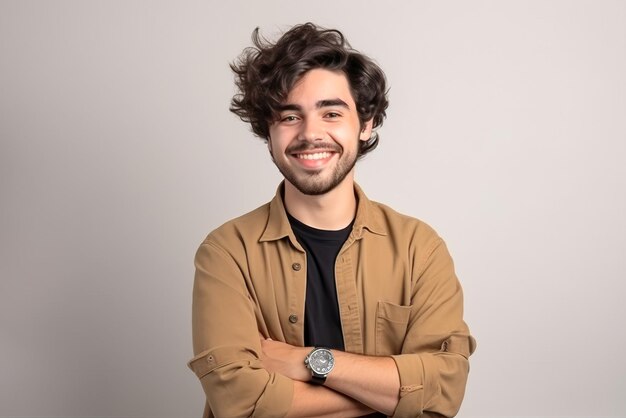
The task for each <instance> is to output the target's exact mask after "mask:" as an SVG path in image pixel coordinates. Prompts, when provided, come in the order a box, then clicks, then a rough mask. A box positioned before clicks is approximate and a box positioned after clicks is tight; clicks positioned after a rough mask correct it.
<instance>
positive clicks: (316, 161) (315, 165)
mask: <svg viewBox="0 0 626 418" xmlns="http://www.w3.org/2000/svg"><path fill="white" fill-rule="evenodd" d="M336 154H337V152H336V151H332V150H321V149H320V150H315V151H307V152H297V153H292V154H290V155H289V157H291V159H292V160H294V161H295V162H296V163H297V164H298V165H299V166H301V167H303V168H306V169H319V168H322V167H323V166H325V165H326V164H328V162H329V161H330V160H332V159H333V157H334V156H335V155H336Z"/></svg>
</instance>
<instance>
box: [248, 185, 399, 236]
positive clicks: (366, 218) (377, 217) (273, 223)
mask: <svg viewBox="0 0 626 418" xmlns="http://www.w3.org/2000/svg"><path fill="white" fill-rule="evenodd" d="M283 189H284V181H283V182H281V183H280V185H279V186H278V188H277V190H276V195H275V196H274V198H273V199H272V201H271V202H270V209H269V216H268V219H267V225H266V226H265V230H264V231H263V235H261V239H260V241H261V242H264V241H276V240H279V239H281V238H284V237H289V238H290V239H291V241H292V242H296V239H295V236H294V235H293V232H292V230H291V225H290V224H289V219H288V218H287V211H286V209H285V203H284V202H283ZM354 193H355V194H356V197H357V209H356V218H355V220H354V226H353V227H352V233H353V234H354V238H355V239H360V238H361V237H362V236H363V230H364V229H366V230H368V231H370V232H371V233H374V234H377V235H387V233H388V231H387V227H386V225H385V222H384V218H383V215H382V212H381V210H380V208H379V207H378V206H377V205H376V204H375V203H374V202H372V201H371V200H369V199H368V198H367V196H366V195H365V193H364V192H363V190H362V189H361V187H360V186H359V185H358V184H356V183H354Z"/></svg>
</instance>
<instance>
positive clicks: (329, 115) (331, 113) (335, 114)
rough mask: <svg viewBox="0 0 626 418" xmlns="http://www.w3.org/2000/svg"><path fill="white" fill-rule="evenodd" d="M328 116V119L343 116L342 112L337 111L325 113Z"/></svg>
mask: <svg viewBox="0 0 626 418" xmlns="http://www.w3.org/2000/svg"><path fill="white" fill-rule="evenodd" d="M324 116H325V117H326V118H328V119H335V118H339V117H341V113H337V112H328V113H326V114H325V115H324Z"/></svg>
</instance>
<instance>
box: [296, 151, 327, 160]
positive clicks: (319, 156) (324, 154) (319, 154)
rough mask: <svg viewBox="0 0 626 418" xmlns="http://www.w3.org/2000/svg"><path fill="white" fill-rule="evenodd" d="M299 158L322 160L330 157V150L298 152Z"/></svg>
mask: <svg viewBox="0 0 626 418" xmlns="http://www.w3.org/2000/svg"><path fill="white" fill-rule="evenodd" d="M297 157H298V158H302V159H303V160H321V159H323V158H328V157H330V152H316V153H315V154H298V155H297Z"/></svg>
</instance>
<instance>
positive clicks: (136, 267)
mask: <svg viewBox="0 0 626 418" xmlns="http://www.w3.org/2000/svg"><path fill="white" fill-rule="evenodd" d="M306 21H313V22H316V23H318V24H320V25H323V26H327V27H336V28H338V29H341V30H342V31H344V33H345V34H346V36H347V37H348V39H349V40H350V42H351V43H352V45H353V46H354V47H355V48H356V49H359V50H361V51H362V52H364V53H366V54H369V55H371V56H372V57H374V58H375V59H376V60H377V62H378V63H379V64H380V65H381V66H382V68H383V69H384V70H385V72H386V74H387V77H388V80H389V84H390V93H389V96H390V101H391V105H390V107H389V111H388V118H387V120H386V121H385V124H384V126H383V128H382V129H381V130H380V134H381V138H382V139H381V143H380V147H379V148H378V149H377V150H376V151H375V152H373V153H372V154H371V155H369V156H368V157H366V158H365V159H364V160H363V161H361V162H360V163H358V165H357V180H358V182H359V183H360V184H361V185H362V186H363V188H364V190H365V191H366V193H367V194H368V196H369V197H370V198H371V199H374V200H378V201H382V202H384V203H387V204H389V205H390V206H392V207H394V208H396V209H397V210H399V211H401V212H404V213H407V214H410V215H412V216H415V217H418V218H420V219H423V220H425V221H426V222H428V223H429V224H431V225H432V226H433V227H434V228H435V229H436V230H437V231H438V232H439V233H440V235H442V236H443V238H444V239H445V240H446V242H447V243H448V245H449V248H450V250H451V252H452V255H453V257H454V259H455V263H456V267H457V272H458V275H459V278H460V280H461V282H462V284H463V286H464V290H465V304H466V320H467V322H468V323H469V325H470V328H471V330H472V332H473V334H474V335H475V336H476V338H477V340H478V351H477V352H476V354H475V356H474V357H473V358H472V363H471V373H470V378H469V383H468V389H467V393H466V398H465V401H464V404H463V407H462V409H461V413H460V414H459V416H460V417H464V418H469V417H472V418H483V417H493V418H495V417H498V418H502V417H557V416H558V417H578V416H581V417H582V416H587V417H590V416H593V417H618V416H620V417H623V416H624V414H625V413H626V412H624V411H626V396H624V393H626V354H625V353H626V335H625V333H626V332H625V331H624V329H625V326H624V323H623V321H624V319H625V318H626V304H624V302H623V301H624V298H625V295H626V285H625V279H626V163H625V162H626V2H624V1H581V0H578V1H564V0H563V1H550V0H548V1H496V0H493V1H390V2H386V3H384V2H380V1H363V0H358V1H357V0H351V1H337V0H333V1H316V2H287V1H256V2H253V1H249V2H244V1H220V2H217V1H199V0H198V1H145V0H144V1H33V0H30V1H17V0H16V1H7V0H1V1H0V139H1V142H0V199H1V202H0V279H1V280H0V416H2V417H8V416H19V417H22V416H38V417H79V416H80V417H95V416H99V417H155V418H156V417H197V416H199V415H200V414H201V412H202V407H203V402H204V395H203V393H202V389H201V387H200V384H199V382H198V381H197V379H196V377H195V376H194V375H193V373H192V372H191V371H189V370H188V369H187V367H186V362H187V360H189V359H190V358H191V356H192V349H191V329H190V328H191V319H190V310H191V307H190V304H191V292H192V283H193V256H194V253H195V251H196V248H197V247H198V245H199V243H200V242H201V241H202V239H203V238H204V237H205V236H206V234H207V233H208V232H209V231H210V230H212V229H213V228H215V227H217V226H218V225H220V224H222V223H223V222H225V221H226V220H228V219H230V218H233V217H235V216H238V215H240V214H242V213H244V212H247V211H249V210H252V209H254V208H256V207H257V206H259V205H261V204H263V203H264V202H266V201H268V200H270V199H271V198H272V196H273V194H274V191H275V188H276V186H277V185H278V182H279V181H280V179H281V177H280V175H279V173H278V171H277V170H276V169H275V167H274V166H273V164H272V163H271V161H270V159H269V155H268V152H267V149H266V147H265V145H264V144H263V142H262V141H261V140H259V139H256V138H254V137H253V136H252V135H251V133H250V131H249V128H248V126H246V125H245V124H243V123H241V122H240V121H239V120H238V119H237V118H236V117H235V116H234V115H232V114H230V113H229V111H228V106H229V100H230V98H231V96H232V94H233V92H234V87H233V82H232V80H233V78H232V75H231V72H230V70H229V68H228V63H229V62H230V61H232V60H233V59H235V58H236V56H237V55H238V54H239V53H240V52H241V50H242V49H243V48H244V47H246V46H248V45H249V44H250V33H251V32H252V30H253V29H254V28H255V27H257V26H259V27H261V30H262V33H263V34H264V35H266V36H267V37H269V38H270V39H275V38H276V36H278V35H279V34H280V33H281V32H282V31H283V30H285V29H287V28H289V27H290V26H291V25H293V24H296V23H303V22H306Z"/></svg>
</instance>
